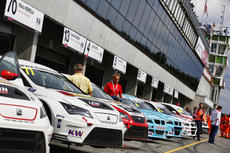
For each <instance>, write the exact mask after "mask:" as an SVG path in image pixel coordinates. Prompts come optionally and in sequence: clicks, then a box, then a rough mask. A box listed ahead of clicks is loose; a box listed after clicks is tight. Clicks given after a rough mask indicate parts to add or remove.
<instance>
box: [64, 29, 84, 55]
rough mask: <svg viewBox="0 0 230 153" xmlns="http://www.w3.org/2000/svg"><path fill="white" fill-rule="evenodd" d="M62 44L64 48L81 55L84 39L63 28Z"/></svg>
mask: <svg viewBox="0 0 230 153" xmlns="http://www.w3.org/2000/svg"><path fill="white" fill-rule="evenodd" d="M62 44H63V45H64V46H65V47H66V48H69V49H71V50H74V51H77V52H79V53H81V54H83V53H84V49H85V45H86V38H84V37H82V36H81V35H79V34H77V33H76V32H74V31H72V30H70V29H68V28H66V27H65V28H64V33H63V39H62Z"/></svg>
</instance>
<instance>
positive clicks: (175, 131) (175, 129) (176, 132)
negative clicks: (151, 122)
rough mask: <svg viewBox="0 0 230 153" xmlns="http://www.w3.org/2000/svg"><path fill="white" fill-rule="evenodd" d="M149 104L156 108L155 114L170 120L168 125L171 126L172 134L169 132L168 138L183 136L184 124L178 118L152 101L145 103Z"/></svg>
mask: <svg viewBox="0 0 230 153" xmlns="http://www.w3.org/2000/svg"><path fill="white" fill-rule="evenodd" d="M145 102H146V103H147V104H149V105H151V106H152V107H154V113H155V114H158V115H160V116H161V117H165V118H166V119H168V121H167V124H170V125H171V127H170V128H171V130H170V131H172V132H168V134H167V136H168V137H181V134H182V130H183V127H182V123H181V122H180V121H179V120H178V119H177V117H175V116H173V114H172V113H171V112H170V111H169V110H168V109H167V108H166V107H165V106H163V105H161V104H159V103H154V102H150V101H145Z"/></svg>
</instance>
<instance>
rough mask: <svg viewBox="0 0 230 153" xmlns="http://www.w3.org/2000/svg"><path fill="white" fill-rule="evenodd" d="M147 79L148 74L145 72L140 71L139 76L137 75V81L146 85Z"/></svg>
mask: <svg viewBox="0 0 230 153" xmlns="http://www.w3.org/2000/svg"><path fill="white" fill-rule="evenodd" d="M146 77H147V73H145V72H144V71H142V70H140V69H139V70H138V74H137V80H139V81H141V82H143V83H145V82H146Z"/></svg>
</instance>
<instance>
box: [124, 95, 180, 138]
mask: <svg viewBox="0 0 230 153" xmlns="http://www.w3.org/2000/svg"><path fill="white" fill-rule="evenodd" d="M123 97H124V99H122V102H123V103H126V104H129V105H132V106H133V107H136V108H137V109H138V110H139V111H141V112H142V113H143V114H144V115H145V116H146V118H147V119H146V120H147V123H148V124H149V135H148V137H155V138H167V137H181V133H182V126H181V122H180V121H179V120H177V119H176V118H174V117H172V116H170V115H166V114H163V113H160V112H158V111H157V110H156V109H155V107H153V106H152V105H151V104H149V103H147V102H145V101H144V100H142V99H139V98H136V97H134V96H131V95H127V94H123ZM159 125H160V126H159Z"/></svg>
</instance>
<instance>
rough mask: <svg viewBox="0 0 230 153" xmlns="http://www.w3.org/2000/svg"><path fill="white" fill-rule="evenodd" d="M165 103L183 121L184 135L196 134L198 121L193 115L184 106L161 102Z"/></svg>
mask: <svg viewBox="0 0 230 153" xmlns="http://www.w3.org/2000/svg"><path fill="white" fill-rule="evenodd" d="M161 104H162V105H164V106H165V107H166V108H167V109H168V110H170V111H171V112H172V113H173V114H174V115H175V116H178V120H180V121H181V122H182V126H183V133H182V136H196V132H197V127H196V123H195V122H194V120H193V118H192V116H191V115H190V114H189V113H188V112H186V111H185V110H184V109H183V108H181V107H179V106H176V105H173V104H168V103H161Z"/></svg>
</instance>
